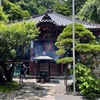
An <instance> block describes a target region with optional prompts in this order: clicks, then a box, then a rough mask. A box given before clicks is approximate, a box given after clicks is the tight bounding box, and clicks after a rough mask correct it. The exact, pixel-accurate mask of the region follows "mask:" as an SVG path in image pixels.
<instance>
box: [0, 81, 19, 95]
mask: <svg viewBox="0 0 100 100" xmlns="http://www.w3.org/2000/svg"><path fill="white" fill-rule="evenodd" d="M19 88H20V84H19V83H17V82H14V81H13V82H10V83H6V84H5V85H2V86H0V92H3V93H5V92H12V91H16V90H18V89H19Z"/></svg>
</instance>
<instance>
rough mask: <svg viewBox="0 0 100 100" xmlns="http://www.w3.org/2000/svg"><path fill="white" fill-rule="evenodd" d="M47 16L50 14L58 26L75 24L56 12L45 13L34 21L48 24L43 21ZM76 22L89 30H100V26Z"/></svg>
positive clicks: (37, 16) (34, 18)
mask: <svg viewBox="0 0 100 100" xmlns="http://www.w3.org/2000/svg"><path fill="white" fill-rule="evenodd" d="M46 14H48V16H50V17H51V19H52V21H53V22H55V24H57V25H63V26H67V25H69V24H72V23H73V21H72V19H71V18H69V17H66V16H63V15H61V14H58V13H55V12H47V13H43V14H40V15H36V16H34V17H33V18H32V20H33V21H35V22H36V23H40V22H48V20H45V21H43V20H42V19H43V17H44V16H45V15H46ZM50 21H51V20H50ZM75 22H76V23H79V24H82V25H84V26H85V27H86V28H88V29H92V28H100V24H92V23H88V22H84V21H80V20H75Z"/></svg>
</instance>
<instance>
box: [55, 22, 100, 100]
mask: <svg viewBox="0 0 100 100" xmlns="http://www.w3.org/2000/svg"><path fill="white" fill-rule="evenodd" d="M55 45H56V46H57V48H58V50H57V51H56V53H57V54H59V55H62V57H61V58H59V59H58V60H57V63H63V64H66V63H68V62H72V50H73V49H72V25H69V26H66V27H65V28H64V30H63V31H62V33H61V34H60V35H59V36H58V38H57V42H56V43H55ZM75 54H76V55H75V58H76V59H75V60H76V66H75V72H76V74H75V75H76V81H75V82H76V87H77V88H76V89H78V90H79V92H81V93H82V94H83V95H85V96H86V97H88V98H95V97H97V95H99V93H100V86H99V84H100V81H99V80H98V79H97V78H95V77H94V75H93V73H92V70H91V66H92V63H93V58H94V57H95V56H98V55H100V45H99V43H98V42H97V41H96V37H95V36H94V35H93V33H92V32H91V31H89V30H88V29H86V28H85V27H84V26H83V25H81V24H77V23H75Z"/></svg>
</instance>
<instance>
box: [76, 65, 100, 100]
mask: <svg viewBox="0 0 100 100" xmlns="http://www.w3.org/2000/svg"><path fill="white" fill-rule="evenodd" d="M76 80H77V82H78V84H77V85H78V86H77V87H79V90H80V92H81V93H82V94H83V95H85V96H86V97H87V98H95V97H98V96H99V93H100V80H98V79H97V78H95V77H94V76H93V75H92V73H91V70H90V68H89V67H88V66H85V65H83V64H80V63H77V64H76Z"/></svg>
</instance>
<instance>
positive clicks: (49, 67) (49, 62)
mask: <svg viewBox="0 0 100 100" xmlns="http://www.w3.org/2000/svg"><path fill="white" fill-rule="evenodd" d="M48 67H49V68H48V75H49V81H50V60H49V66H48Z"/></svg>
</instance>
